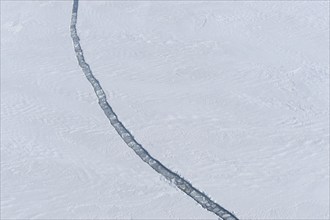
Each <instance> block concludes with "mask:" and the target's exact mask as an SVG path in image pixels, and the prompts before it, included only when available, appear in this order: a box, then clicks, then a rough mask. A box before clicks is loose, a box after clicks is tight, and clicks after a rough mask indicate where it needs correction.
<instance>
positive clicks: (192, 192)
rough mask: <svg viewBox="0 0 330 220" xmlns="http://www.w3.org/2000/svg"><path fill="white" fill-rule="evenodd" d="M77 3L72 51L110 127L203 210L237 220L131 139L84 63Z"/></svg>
mask: <svg viewBox="0 0 330 220" xmlns="http://www.w3.org/2000/svg"><path fill="white" fill-rule="evenodd" d="M78 1H79V0H73V8H72V17H71V26H70V31H71V37H72V41H73V45H74V51H75V53H76V57H77V60H78V63H79V66H80V67H81V69H82V71H83V72H84V74H85V76H86V78H87V79H88V81H89V82H90V83H91V85H92V86H93V88H94V91H95V93H96V95H97V98H98V101H99V105H100V106H101V108H102V109H103V111H104V113H105V115H106V116H107V118H108V119H109V121H110V123H111V125H112V126H113V127H114V128H115V129H116V131H117V133H118V134H119V135H120V136H121V138H122V139H123V140H124V142H125V143H126V144H127V146H129V147H130V148H132V149H133V150H134V151H135V153H136V154H137V155H138V156H139V157H140V158H141V159H142V160H143V161H144V162H145V163H147V164H149V166H151V167H152V168H153V169H154V170H155V171H156V172H157V173H159V174H161V175H162V176H164V177H165V178H166V179H167V180H169V181H170V182H172V183H173V184H175V185H176V186H177V187H178V188H179V189H180V190H182V191H183V192H184V193H185V194H187V195H188V196H190V197H191V198H193V199H194V200H195V201H196V202H197V203H199V204H200V205H201V206H202V207H203V208H204V209H207V210H208V211H210V212H213V213H214V214H216V215H217V216H219V217H220V218H221V219H223V220H238V218H237V217H236V216H234V215H233V214H232V213H230V212H229V211H227V210H226V209H224V208H223V207H221V206H220V205H218V204H217V203H216V202H214V201H212V200H211V199H210V198H209V197H208V196H207V195H206V194H205V193H203V192H201V191H199V190H198V189H196V188H195V187H193V186H192V184H191V183H189V182H188V181H187V180H185V179H184V178H183V177H181V176H179V175H178V174H176V173H174V172H173V171H171V170H170V169H168V168H167V167H165V166H164V165H163V164H162V163H161V162H159V161H158V160H156V159H155V158H153V157H152V156H151V155H150V154H149V153H148V152H147V151H146V150H145V149H144V148H143V147H142V146H141V145H140V144H139V143H138V142H137V141H136V140H135V139H134V137H133V135H132V134H131V133H130V132H129V131H128V130H127V129H126V128H125V126H124V125H123V124H122V123H121V122H120V121H119V119H118V117H117V115H116V114H115V112H114V111H113V110H112V108H111V106H110V105H109V103H108V101H107V98H106V96H105V93H104V91H103V89H102V87H101V85H100V83H99V81H98V80H97V79H96V78H95V77H94V75H93V74H92V71H91V69H90V67H89V65H88V64H87V63H86V61H85V59H84V55H83V51H82V48H81V46H80V43H79V40H80V39H79V36H78V34H77V28H76V24H77V13H78Z"/></svg>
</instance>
